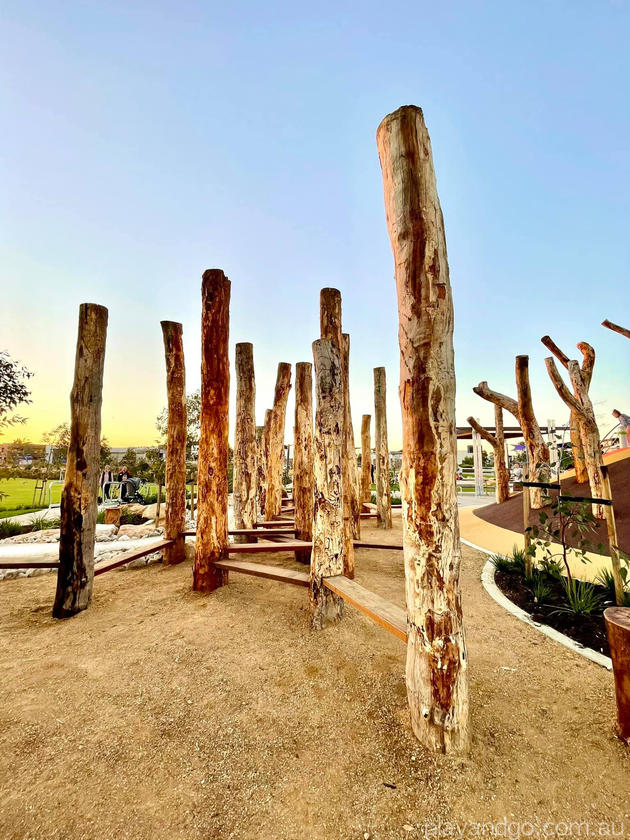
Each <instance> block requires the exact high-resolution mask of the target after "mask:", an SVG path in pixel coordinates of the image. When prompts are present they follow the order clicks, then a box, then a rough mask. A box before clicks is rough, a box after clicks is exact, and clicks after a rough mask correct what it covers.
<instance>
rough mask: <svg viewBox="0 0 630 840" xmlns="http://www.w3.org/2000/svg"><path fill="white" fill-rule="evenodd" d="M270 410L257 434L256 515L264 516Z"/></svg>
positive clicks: (266, 413) (266, 412)
mask: <svg viewBox="0 0 630 840" xmlns="http://www.w3.org/2000/svg"><path fill="white" fill-rule="evenodd" d="M272 414H273V412H272V410H271V409H270V408H268V409H267V410H266V411H265V423H264V425H263V426H260V435H259V436H258V440H257V443H258V516H259V517H261V518H262V519H264V518H265V510H266V508H267V464H268V462H269V429H270V428H271V415H272Z"/></svg>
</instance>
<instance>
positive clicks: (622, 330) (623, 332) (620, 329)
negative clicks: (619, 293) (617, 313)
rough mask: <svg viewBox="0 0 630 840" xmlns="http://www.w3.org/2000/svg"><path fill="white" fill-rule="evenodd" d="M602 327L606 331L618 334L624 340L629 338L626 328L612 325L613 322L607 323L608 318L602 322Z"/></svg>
mask: <svg viewBox="0 0 630 840" xmlns="http://www.w3.org/2000/svg"><path fill="white" fill-rule="evenodd" d="M602 327H606V328H607V329H609V330H612V331H613V332H616V333H619V335H623V336H625V337H626V338H630V330H629V329H626V327H620V326H619V324H613V322H612V321H609V320H608V318H606V320H605V321H602Z"/></svg>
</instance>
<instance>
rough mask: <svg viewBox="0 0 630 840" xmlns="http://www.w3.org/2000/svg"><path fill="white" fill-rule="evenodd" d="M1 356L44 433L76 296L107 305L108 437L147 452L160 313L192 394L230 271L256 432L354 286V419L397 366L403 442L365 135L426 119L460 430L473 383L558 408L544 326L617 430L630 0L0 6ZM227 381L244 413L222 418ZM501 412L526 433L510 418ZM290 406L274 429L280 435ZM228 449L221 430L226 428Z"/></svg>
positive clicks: (62, 377) (624, 402)
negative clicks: (178, 337) (445, 265)
mask: <svg viewBox="0 0 630 840" xmlns="http://www.w3.org/2000/svg"><path fill="white" fill-rule="evenodd" d="M0 24H1V27H0V28H1V34H0V37H1V55H2V58H0V63H1V65H2V77H1V81H0V84H1V86H2V99H3V109H2V110H3V115H4V128H3V131H2V133H1V135H0V152H1V155H2V169H3V173H4V178H3V180H4V183H3V189H2V190H1V191H0V213H1V218H0V222H1V225H0V227H1V232H0V253H1V258H2V294H1V298H0V349H2V350H7V351H9V353H11V355H12V356H14V357H16V358H18V359H19V360H20V361H21V362H23V363H24V364H25V365H27V366H28V367H29V368H30V369H32V370H33V371H34V372H35V374H36V376H35V377H34V378H33V379H32V380H31V385H32V391H33V404H32V405H31V406H28V407H26V408H24V410H23V412H22V413H24V414H26V415H27V417H28V423H27V425H25V426H24V427H19V428H17V429H16V430H15V433H14V431H13V430H9V431H8V433H6V434H5V435H4V437H3V438H1V440H3V441H7V440H11V439H12V438H13V436H14V434H17V435H19V436H20V437H25V438H27V439H30V440H32V441H34V442H38V441H39V440H40V439H41V435H42V433H44V432H45V431H47V430H49V429H51V428H52V427H54V426H56V425H57V424H59V423H61V422H63V421H65V420H67V419H68V418H69V401H68V397H69V392H70V387H71V379H72V372H73V362H74V350H75V342H76V325H77V314H78V307H79V304H80V303H81V302H83V301H90V302H95V303H101V304H103V305H105V306H107V307H108V308H109V333H108V347H107V359H106V367H105V391H104V402H103V433H104V434H105V435H106V436H107V437H108V439H109V441H110V443H111V444H112V445H115V446H127V445H142V444H150V443H152V442H153V441H154V440H155V438H156V435H157V433H156V430H155V417H156V415H157V414H158V413H159V411H160V409H161V408H162V406H163V405H164V403H165V400H166V390H165V382H164V361H163V347H162V336H161V330H160V325H159V322H160V320H162V319H169V320H177V321H182V322H183V324H184V338H185V352H186V362H187V380H188V382H187V384H188V390H193V389H195V388H197V387H198V386H199V381H200V372H199V368H200V352H199V342H200V280H201V274H202V272H203V270H204V269H205V268H214V267H218V268H222V269H223V270H224V271H225V272H226V274H227V275H228V276H229V277H230V279H231V281H232V305H231V335H230V347H231V354H232V358H233V355H234V344H235V343H236V342H237V341H252V342H253V344H254V359H255V365H256V380H257V383H256V384H257V412H258V417H257V422H258V423H259V424H261V423H262V422H263V419H264V410H265V408H267V407H269V406H270V404H271V400H272V395H273V385H274V381H275V374H276V366H277V363H278V362H279V361H288V362H291V363H295V362H298V361H311V360H312V355H311V342H312V341H313V339H315V338H317V337H318V304H319V290H320V288H322V287H323V286H335V287H337V288H339V289H341V292H342V295H343V303H344V329H345V330H346V331H348V332H349V333H350V335H351V372H350V376H351V390H352V411H353V418H354V423H355V429H356V433H357V437H358V431H359V428H360V420H361V414H363V413H373V402H372V393H373V391H372V389H373V381H372V370H373V368H374V367H376V366H380V365H384V366H385V367H386V368H387V374H388V386H389V387H388V409H389V433H390V445H391V446H392V448H397V447H399V446H400V443H401V423H400V411H399V404H398V396H397V380H398V343H397V316H396V296H395V287H394V282H393V261H392V255H391V250H390V245H389V240H388V236H387V229H386V226H385V214H384V208H383V196H382V182H381V175H380V168H379V162H378V156H377V152H376V143H375V133H376V128H377V126H378V124H379V122H380V120H381V119H382V118H383V117H384V116H385V114H387V113H388V112H390V111H392V110H395V109H396V108H397V107H398V106H399V105H402V104H408V103H413V104H417V105H420V106H422V108H423V110H424V114H425V118H426V121H427V125H428V128H429V132H430V134H431V139H432V143H433V153H434V160H435V166H436V172H437V179H438V189H439V194H440V198H441V202H442V209H443V211H444V218H445V224H446V236H447V243H448V249H449V262H450V268H451V282H452V286H453V294H454V302H455V354H456V372H457V422H458V423H459V424H464V423H465V420H466V417H467V416H468V415H469V414H473V415H475V416H477V417H479V418H480V419H481V421H482V422H486V423H492V417H493V415H492V407H491V406H490V405H489V404H487V403H484V402H483V401H481V400H480V399H479V398H477V397H476V396H474V394H473V393H472V391H471V388H472V386H473V385H475V384H477V382H479V380H481V379H487V380H488V381H489V383H490V385H491V387H493V388H495V389H497V390H500V391H504V392H506V393H508V394H511V395H515V385H514V356H515V355H516V354H521V353H528V354H529V355H530V368H531V378H532V388H533V395H534V404H535V408H536V411H537V414H538V417H539V420H540V421H541V422H542V423H545V422H546V420H547V418H549V417H553V418H555V420H556V421H557V422H558V423H560V422H564V421H565V420H566V419H567V414H568V412H567V410H566V408H565V406H564V405H563V404H562V403H561V402H560V400H559V399H558V398H557V396H556V394H555V391H554V390H553V387H552V386H551V383H550V382H549V380H548V377H547V374H546V371H545V368H544V363H543V359H544V357H545V356H546V355H548V353H547V351H545V349H544V348H543V346H542V345H541V344H540V337H541V336H542V335H544V334H546V333H549V334H551V336H552V337H553V338H554V339H555V341H556V342H557V343H558V344H559V345H560V346H561V347H562V348H563V349H564V350H565V351H566V352H567V353H568V354H569V355H571V356H575V355H576V353H577V351H576V350H575V345H576V343H577V342H578V341H589V342H590V343H592V344H593V345H594V347H595V349H596V351H597V362H596V367H595V374H594V379H593V384H592V388H591V393H592V396H593V400H594V402H595V404H596V409H597V413H598V419H599V420H600V427H601V430H602V432H605V431H607V430H608V429H609V428H610V427H612V426H613V425H614V420H613V418H612V417H611V411H612V409H613V408H619V409H620V410H622V411H625V412H627V413H630V376H629V374H628V371H629V364H630V342H628V341H627V340H626V339H624V338H622V337H621V336H618V335H615V334H613V333H611V332H609V331H608V330H605V329H604V328H602V327H601V326H600V322H601V321H602V320H603V319H604V318H606V317H607V318H610V319H611V320H613V321H617V322H619V323H622V324H624V325H625V326H630V283H629V267H630V266H629V263H630V260H629V256H630V95H629V81H630V50H629V49H628V43H629V42H630V5H629V3H628V2H626V0H617V2H612V0H598V2H586V0H584V2H582V1H581V0H579V1H576V2H562V0H557V2H552V0H549V1H548V2H535V0H534V2H507V3H506V2H505V0H502V2H475V3H472V2H463V0H459V1H458V2H444V3H434V2H413V3H411V2H407V3H401V2H396V0H393V2H389V3H375V2H374V3H371V2H366V3H344V2H339V1H338V0H335V2H319V3H317V4H315V3H313V4H300V3H288V2H286V3H281V2H278V3H275V2H267V3H260V2H249V3H244V2H232V3H213V2H205V3H201V2H198V3H193V2H186V0H183V1H182V2H177V3H175V2H134V1H133V0H125V2H88V3H86V2H72V0H69V2H63V3H62V2H53V1H52V0H47V2H43V0H42V1H41V2H34V1H33V0H20V1H19V2H15V1H14V0H6V2H4V3H3V4H2V10H1V11H0ZM234 390H235V388H234V379H233V381H232V402H234ZM506 422H507V423H509V424H511V418H506ZM292 423H293V402H292V400H290V403H289V408H288V417H287V439H289V440H290V439H291V437H292V435H291V431H290V430H291V428H292ZM230 437H232V430H231V433H230Z"/></svg>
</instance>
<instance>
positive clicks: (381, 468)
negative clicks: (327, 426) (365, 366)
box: [374, 367, 392, 530]
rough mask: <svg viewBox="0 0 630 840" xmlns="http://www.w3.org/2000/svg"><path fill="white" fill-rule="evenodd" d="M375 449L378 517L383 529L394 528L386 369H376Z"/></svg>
mask: <svg viewBox="0 0 630 840" xmlns="http://www.w3.org/2000/svg"><path fill="white" fill-rule="evenodd" d="M374 448H375V452H376V515H377V522H378V524H379V526H380V527H381V528H385V529H386V530H388V529H389V528H391V527H392V501H391V493H390V487H389V447H388V444H387V381H386V376H385V368H384V367H378V368H374Z"/></svg>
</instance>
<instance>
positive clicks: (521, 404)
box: [514, 356, 550, 510]
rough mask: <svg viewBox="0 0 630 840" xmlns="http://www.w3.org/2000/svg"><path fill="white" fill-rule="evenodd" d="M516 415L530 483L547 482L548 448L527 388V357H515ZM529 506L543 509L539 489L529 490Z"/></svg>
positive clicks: (529, 390) (542, 496) (542, 497)
mask: <svg viewBox="0 0 630 840" xmlns="http://www.w3.org/2000/svg"><path fill="white" fill-rule="evenodd" d="M514 372H515V376H516V393H517V396H518V413H519V417H520V426H521V431H522V432H523V439H524V441H525V448H526V449H527V460H528V462H529V477H530V479H529V480H530V481H549V477H550V473H549V447H548V446H547V444H546V443H545V439H544V438H543V436H542V432H541V431H540V426H539V425H538V421H537V420H536V415H535V414H534V406H533V404H532V392H531V388H530V387H529V356H517V357H516V362H515V368H514ZM530 491H531V492H530V500H531V506H532V508H533V509H534V510H540V508H542V507H544V504H545V502H544V494H543V491H542V489H541V488H540V487H531V488H530Z"/></svg>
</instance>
